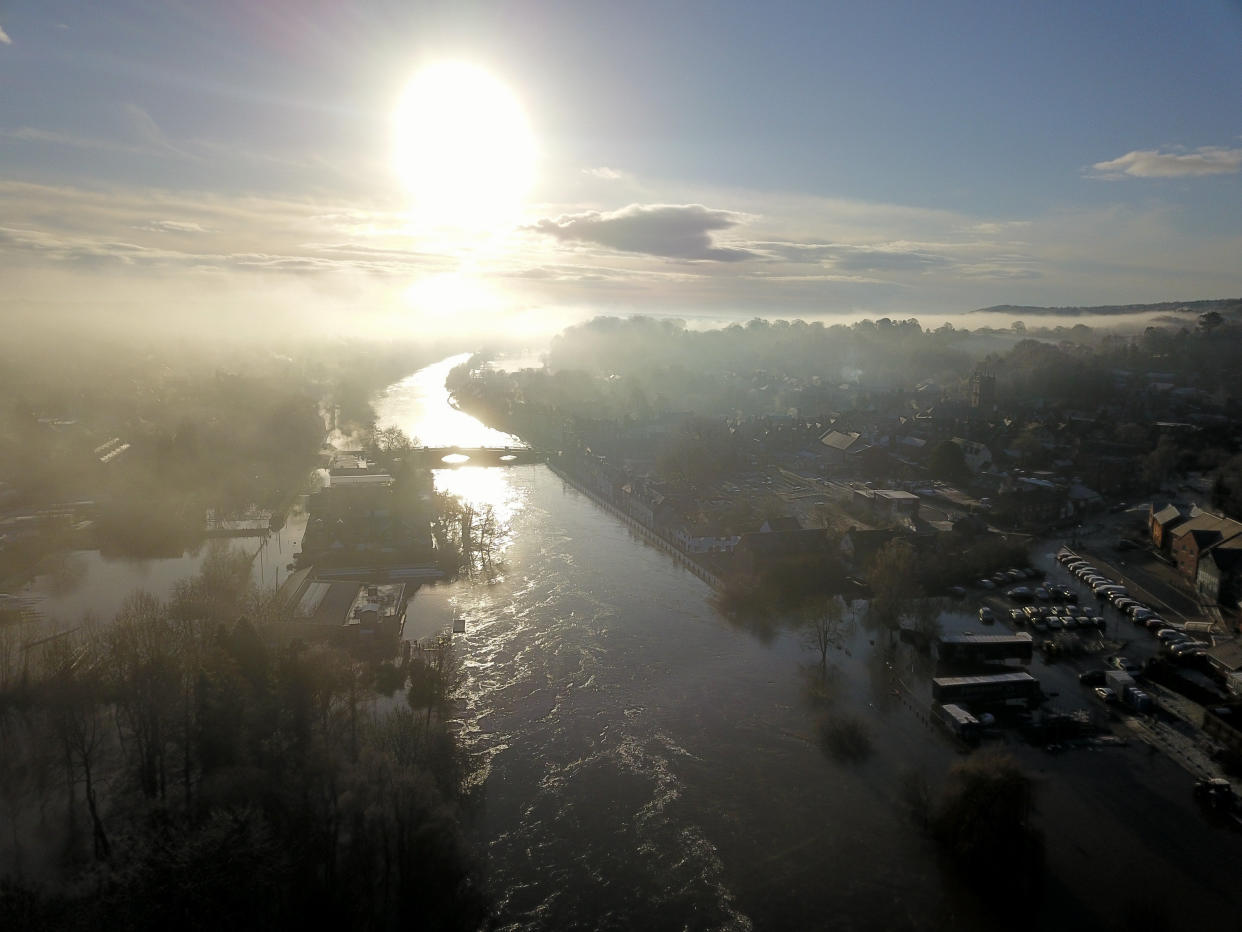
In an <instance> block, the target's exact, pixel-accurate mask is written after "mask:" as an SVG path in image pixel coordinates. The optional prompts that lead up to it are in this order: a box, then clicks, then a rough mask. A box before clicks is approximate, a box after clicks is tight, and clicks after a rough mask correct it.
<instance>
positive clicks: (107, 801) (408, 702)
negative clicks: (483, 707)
mask: <svg viewBox="0 0 1242 932" xmlns="http://www.w3.org/2000/svg"><path fill="white" fill-rule="evenodd" d="M249 569H250V568H249V561H248V560H247V559H246V558H245V557H244V556H239V555H237V554H235V553H230V552H228V551H225V550H221V551H219V552H216V553H213V554H212V555H211V556H209V558H208V559H207V561H206V562H205V564H204V569H203V572H202V574H201V575H200V576H198V577H196V578H194V579H191V580H187V581H185V582H184V583H182V584H180V585H179V586H178V587H177V589H176V591H175V593H174V594H173V596H172V598H171V599H169V601H168V602H161V601H159V600H157V599H155V598H153V597H152V596H150V595H147V594H144V593H135V594H134V595H133V596H132V597H131V598H130V599H129V600H128V602H127V604H126V605H125V607H124V608H123V609H122V611H121V612H120V613H119V615H118V616H117V617H116V618H115V619H112V620H111V621H110V623H108V624H99V625H92V624H89V623H88V624H86V625H84V626H83V627H82V628H80V629H78V630H77V631H75V632H74V633H73V634H71V635H69V636H65V637H60V638H56V639H53V640H51V641H49V642H46V643H45V644H42V645H39V646H37V647H35V648H29V649H25V648H23V647H22V646H19V645H18V644H17V642H16V640H15V638H13V637H4V638H3V640H2V641H0V644H2V646H3V651H2V652H0V742H2V744H3V747H4V754H3V755H0V802H2V804H3V805H2V808H0V820H2V821H3V823H4V831H3V834H2V835H0V872H2V874H3V877H4V879H3V886H2V887H0V926H3V927H5V928H15V929H16V928H64V929H98V928H213V929H214V928H221V927H232V928H292V927H297V926H302V927H307V928H325V927H326V928H331V927H337V928H373V929H387V928H392V929H396V928H409V927H430V928H475V927H477V926H478V925H479V924H480V922H481V921H482V919H483V917H484V915H485V914H486V903H485V900H484V897H483V894H482V892H481V885H480V878H479V876H478V872H477V865H475V864H474V862H473V860H472V857H471V854H470V852H469V850H468V848H467V846H466V844H465V843H464V841H463V838H462V835H461V829H460V818H461V809H462V807H463V806H469V793H468V790H467V786H468V783H469V776H470V775H469V768H468V765H467V763H466V760H465V758H464V757H463V755H462V753H461V751H460V748H459V747H458V744H457V742H456V740H455V739H454V737H453V736H452V735H451V734H450V733H449V732H448V731H447V730H446V728H445V724H444V723H445V720H446V718H447V716H448V715H449V712H450V710H451V701H452V696H453V694H454V691H455V689H456V688H457V679H458V674H457V672H456V664H455V661H454V660H453V657H452V652H451V647H450V646H449V645H447V644H442V645H439V646H438V647H437V648H434V649H430V650H426V651H416V652H415V654H414V656H413V657H411V658H410V659H409V661H408V662H404V663H397V662H385V663H362V662H360V661H357V660H355V659H354V658H352V657H350V656H349V655H348V654H346V653H344V652H342V651H339V650H336V649H333V648H330V647H327V646H324V645H308V644H303V643H300V642H297V641H292V642H291V641H290V640H289V636H288V634H287V631H286V630H285V629H284V628H283V626H282V608H281V606H280V605H279V604H278V603H274V602H272V601H270V599H265V598H263V597H260V596H259V594H258V593H257V592H256V591H255V590H254V588H253V587H252V585H251V584H250V582H249ZM9 634H11V629H9V630H4V631H0V635H9Z"/></svg>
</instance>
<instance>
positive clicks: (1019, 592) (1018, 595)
mask: <svg viewBox="0 0 1242 932" xmlns="http://www.w3.org/2000/svg"><path fill="white" fill-rule="evenodd" d="M1005 595H1007V596H1008V597H1009V598H1011V599H1013V600H1014V601H1015V602H1029V601H1031V590H1030V588H1029V587H1027V586H1014V587H1013V588H1012V589H1010V590H1009V591H1008V592H1006V593H1005Z"/></svg>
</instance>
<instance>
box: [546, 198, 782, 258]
mask: <svg viewBox="0 0 1242 932" xmlns="http://www.w3.org/2000/svg"><path fill="white" fill-rule="evenodd" d="M743 219H745V218H744V216H743V215H742V214H738V213H735V212H733V211H730V210H712V209H710V208H707V207H704V206H703V205H702V204H631V205H629V206H628V207H623V208H621V209H620V210H614V211H612V212H610V213H600V212H599V211H595V210H590V211H586V212H584V213H578V214H562V215H561V216H560V217H557V218H556V219H555V220H551V219H544V220H540V221H539V222H538V223H535V224H533V225H531V226H529V227H527V229H528V230H532V231H534V232H537V233H543V234H546V235H547V236H551V237H553V238H555V239H558V240H560V241H562V242H570V243H594V244H595V245H597V246H605V247H607V248H609V249H615V250H618V251H620V252H632V253H641V254H644V255H649V256H659V257H662V258H665V259H686V260H696V261H697V260H706V261H712V262H741V261H744V260H746V259H756V258H758V257H759V254H758V253H756V252H752V251H750V250H749V249H738V248H734V247H729V246H717V245H715V244H714V243H713V242H712V237H711V234H712V233H714V232H717V231H720V230H728V229H730V228H732V227H735V226H737V225H738V224H740V223H741V222H742V221H743Z"/></svg>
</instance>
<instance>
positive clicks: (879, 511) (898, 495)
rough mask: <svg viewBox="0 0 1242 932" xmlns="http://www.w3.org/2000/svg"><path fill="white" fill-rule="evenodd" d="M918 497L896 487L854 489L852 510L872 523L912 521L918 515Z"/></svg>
mask: <svg viewBox="0 0 1242 932" xmlns="http://www.w3.org/2000/svg"><path fill="white" fill-rule="evenodd" d="M919 502H920V499H919V497H918V496H917V495H915V494H914V493H913V492H903V491H900V490H898V489H855V490H854V494H853V496H852V498H851V504H852V505H853V507H854V510H855V511H856V512H858V513H859V514H861V515H862V516H863V517H864V518H867V519H868V520H869V521H870V522H871V523H872V524H899V523H902V522H907V523H912V522H913V521H914V520H915V519H917V518H918V516H919Z"/></svg>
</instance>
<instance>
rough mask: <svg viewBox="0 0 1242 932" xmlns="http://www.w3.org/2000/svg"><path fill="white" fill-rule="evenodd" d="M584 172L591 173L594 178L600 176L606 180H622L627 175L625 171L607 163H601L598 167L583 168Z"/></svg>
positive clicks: (585, 173)
mask: <svg viewBox="0 0 1242 932" xmlns="http://www.w3.org/2000/svg"><path fill="white" fill-rule="evenodd" d="M582 174H584V175H590V176H591V177H592V178H600V179H603V180H604V181H620V180H621V179H622V178H624V177H625V172H621V171H617V170H616V169H615V168H609V167H608V166H607V165H601V166H599V167H598V168H584V169H582Z"/></svg>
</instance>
